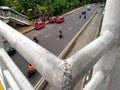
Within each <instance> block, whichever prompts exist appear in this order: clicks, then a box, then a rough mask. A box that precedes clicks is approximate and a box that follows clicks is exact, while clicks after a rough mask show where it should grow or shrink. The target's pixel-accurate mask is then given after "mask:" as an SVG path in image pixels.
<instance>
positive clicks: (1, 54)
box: [0, 0, 120, 90]
mask: <svg viewBox="0 0 120 90" xmlns="http://www.w3.org/2000/svg"><path fill="white" fill-rule="evenodd" d="M119 5H120V0H108V2H107V4H106V8H105V15H104V19H103V25H102V32H101V36H100V37H98V38H97V39H96V40H94V41H92V42H91V43H90V44H88V45H87V46H86V47H84V48H83V49H81V50H79V51H78V52H77V53H75V54H74V55H72V56H71V57H69V58H67V59H65V60H63V59H60V58H58V57H56V56H55V55H53V54H52V53H51V52H49V51H47V50H46V49H44V48H43V47H42V46H40V45H38V44H36V43H34V42H33V41H32V40H30V39H29V38H27V37H25V36H24V35H22V34H21V33H19V32H18V31H17V30H15V29H13V28H12V27H10V26H8V25H7V24H5V23H3V22H2V21H0V33H1V35H2V36H3V37H5V38H6V39H7V41H8V42H9V43H10V44H11V45H12V46H13V47H14V48H15V49H16V50H17V51H18V52H19V54H21V55H22V56H23V57H24V58H25V59H26V60H27V61H28V62H29V63H31V64H32V65H33V66H34V67H35V68H36V69H37V71H38V72H39V73H40V74H41V75H42V76H43V77H44V78H45V79H46V80H47V81H48V82H49V83H50V84H51V85H52V86H53V87H54V88H56V90H73V88H74V87H75V85H76V84H77V83H78V82H79V81H80V80H81V79H82V78H83V77H84V75H85V74H86V73H87V72H88V71H89V70H90V69H91V68H93V67H94V65H95V64H96V63H97V62H98V61H99V60H100V59H101V58H103V56H106V55H107V56H109V55H111V52H116V49H117V48H118V47H119V45H120V18H116V17H117V16H119V15H120V11H116V9H118V8H119ZM111 10H112V11H111ZM0 58H1V60H2V61H3V62H4V63H5V65H6V67H7V68H8V70H9V71H10V73H11V75H12V76H13V78H14V79H15V81H16V82H17V84H18V86H19V87H20V88H21V90H34V88H33V87H32V85H31V84H30V83H29V82H28V80H27V79H26V78H25V76H24V75H23V74H22V73H21V72H20V70H19V69H18V68H17V66H16V65H15V64H14V63H13V62H12V60H11V59H10V57H9V56H8V55H7V53H6V52H5V50H4V48H3V47H0ZM112 58H115V55H114V57H112ZM110 62H112V61H111V60H110ZM103 63H104V61H103ZM9 64H10V65H11V66H12V68H11V66H9ZM112 64H114V63H111V64H110V65H112ZM99 67H100V68H99V69H98V70H99V72H97V71H98V70H96V72H94V74H95V73H96V74H95V78H97V80H96V81H94V80H95V79H94V80H93V81H94V82H93V83H90V84H89V85H88V86H89V87H88V88H87V89H85V90H96V89H95V88H92V89H89V88H91V86H92V85H95V83H96V82H97V81H100V82H101V80H104V78H105V77H106V76H108V75H109V73H110V71H111V70H112V69H111V68H110V69H109V68H108V69H106V68H104V67H103V68H101V67H102V65H101V66H99ZM108 67H110V66H109V65H108ZM15 71H16V72H15ZM93 71H94V69H93ZM99 76H102V77H101V78H98V77H99ZM93 78H94V77H93ZM23 81H24V82H23ZM100 82H99V83H98V84H97V85H99V84H100ZM25 86H26V87H25ZM106 90H107V89H106Z"/></svg>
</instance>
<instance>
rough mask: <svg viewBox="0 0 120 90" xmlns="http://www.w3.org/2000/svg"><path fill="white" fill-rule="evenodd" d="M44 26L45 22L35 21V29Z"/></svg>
mask: <svg viewBox="0 0 120 90" xmlns="http://www.w3.org/2000/svg"><path fill="white" fill-rule="evenodd" d="M44 27H45V23H44V22H42V21H39V22H36V23H35V29H41V28H44Z"/></svg>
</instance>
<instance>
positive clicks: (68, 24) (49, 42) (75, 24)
mask: <svg viewBox="0 0 120 90" xmlns="http://www.w3.org/2000/svg"><path fill="white" fill-rule="evenodd" d="M95 9H96V7H91V11H87V14H86V19H83V16H82V17H81V19H79V15H80V13H81V11H78V12H77V13H74V14H73V15H71V16H69V17H68V16H67V17H68V18H67V20H66V17H65V22H64V23H61V24H55V26H54V27H53V28H49V30H48V31H47V32H45V33H42V34H41V33H39V34H37V35H36V36H37V37H38V38H39V44H40V45H42V46H43V47H44V48H46V49H48V50H49V51H51V52H52V53H53V54H55V55H57V56H58V55H59V54H60V52H61V51H62V50H63V49H64V48H65V46H66V45H67V44H68V43H69V42H70V40H71V39H72V38H73V37H74V36H75V34H76V33H77V32H78V31H79V30H80V28H82V26H83V25H84V24H85V23H86V21H88V19H89V18H90V16H92V14H93V13H94V11H95ZM84 10H86V7H85V8H83V11H84ZM59 30H61V31H62V32H63V38H62V39H58V38H57V37H58V34H59Z"/></svg>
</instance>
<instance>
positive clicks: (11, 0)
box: [0, 0, 106, 17]
mask: <svg viewBox="0 0 120 90" xmlns="http://www.w3.org/2000/svg"><path fill="white" fill-rule="evenodd" d="M105 1H106V0H0V5H1V6H5V5H6V6H8V7H10V8H12V9H15V10H17V11H19V12H22V13H24V14H25V15H28V16H30V17H33V15H34V16H35V17H39V16H44V17H45V16H51V15H60V14H62V13H65V12H67V11H69V10H72V9H74V8H77V7H80V6H81V5H84V4H87V3H97V2H101V3H103V2H104V3H105ZM36 15H38V16H36Z"/></svg>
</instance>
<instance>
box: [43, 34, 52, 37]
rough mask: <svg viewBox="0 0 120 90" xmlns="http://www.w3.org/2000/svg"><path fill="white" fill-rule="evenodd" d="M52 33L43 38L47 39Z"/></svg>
mask: <svg viewBox="0 0 120 90" xmlns="http://www.w3.org/2000/svg"><path fill="white" fill-rule="evenodd" d="M50 35H52V33H49V34H47V35H46V36H45V37H44V38H48V37H49V36H50Z"/></svg>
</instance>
